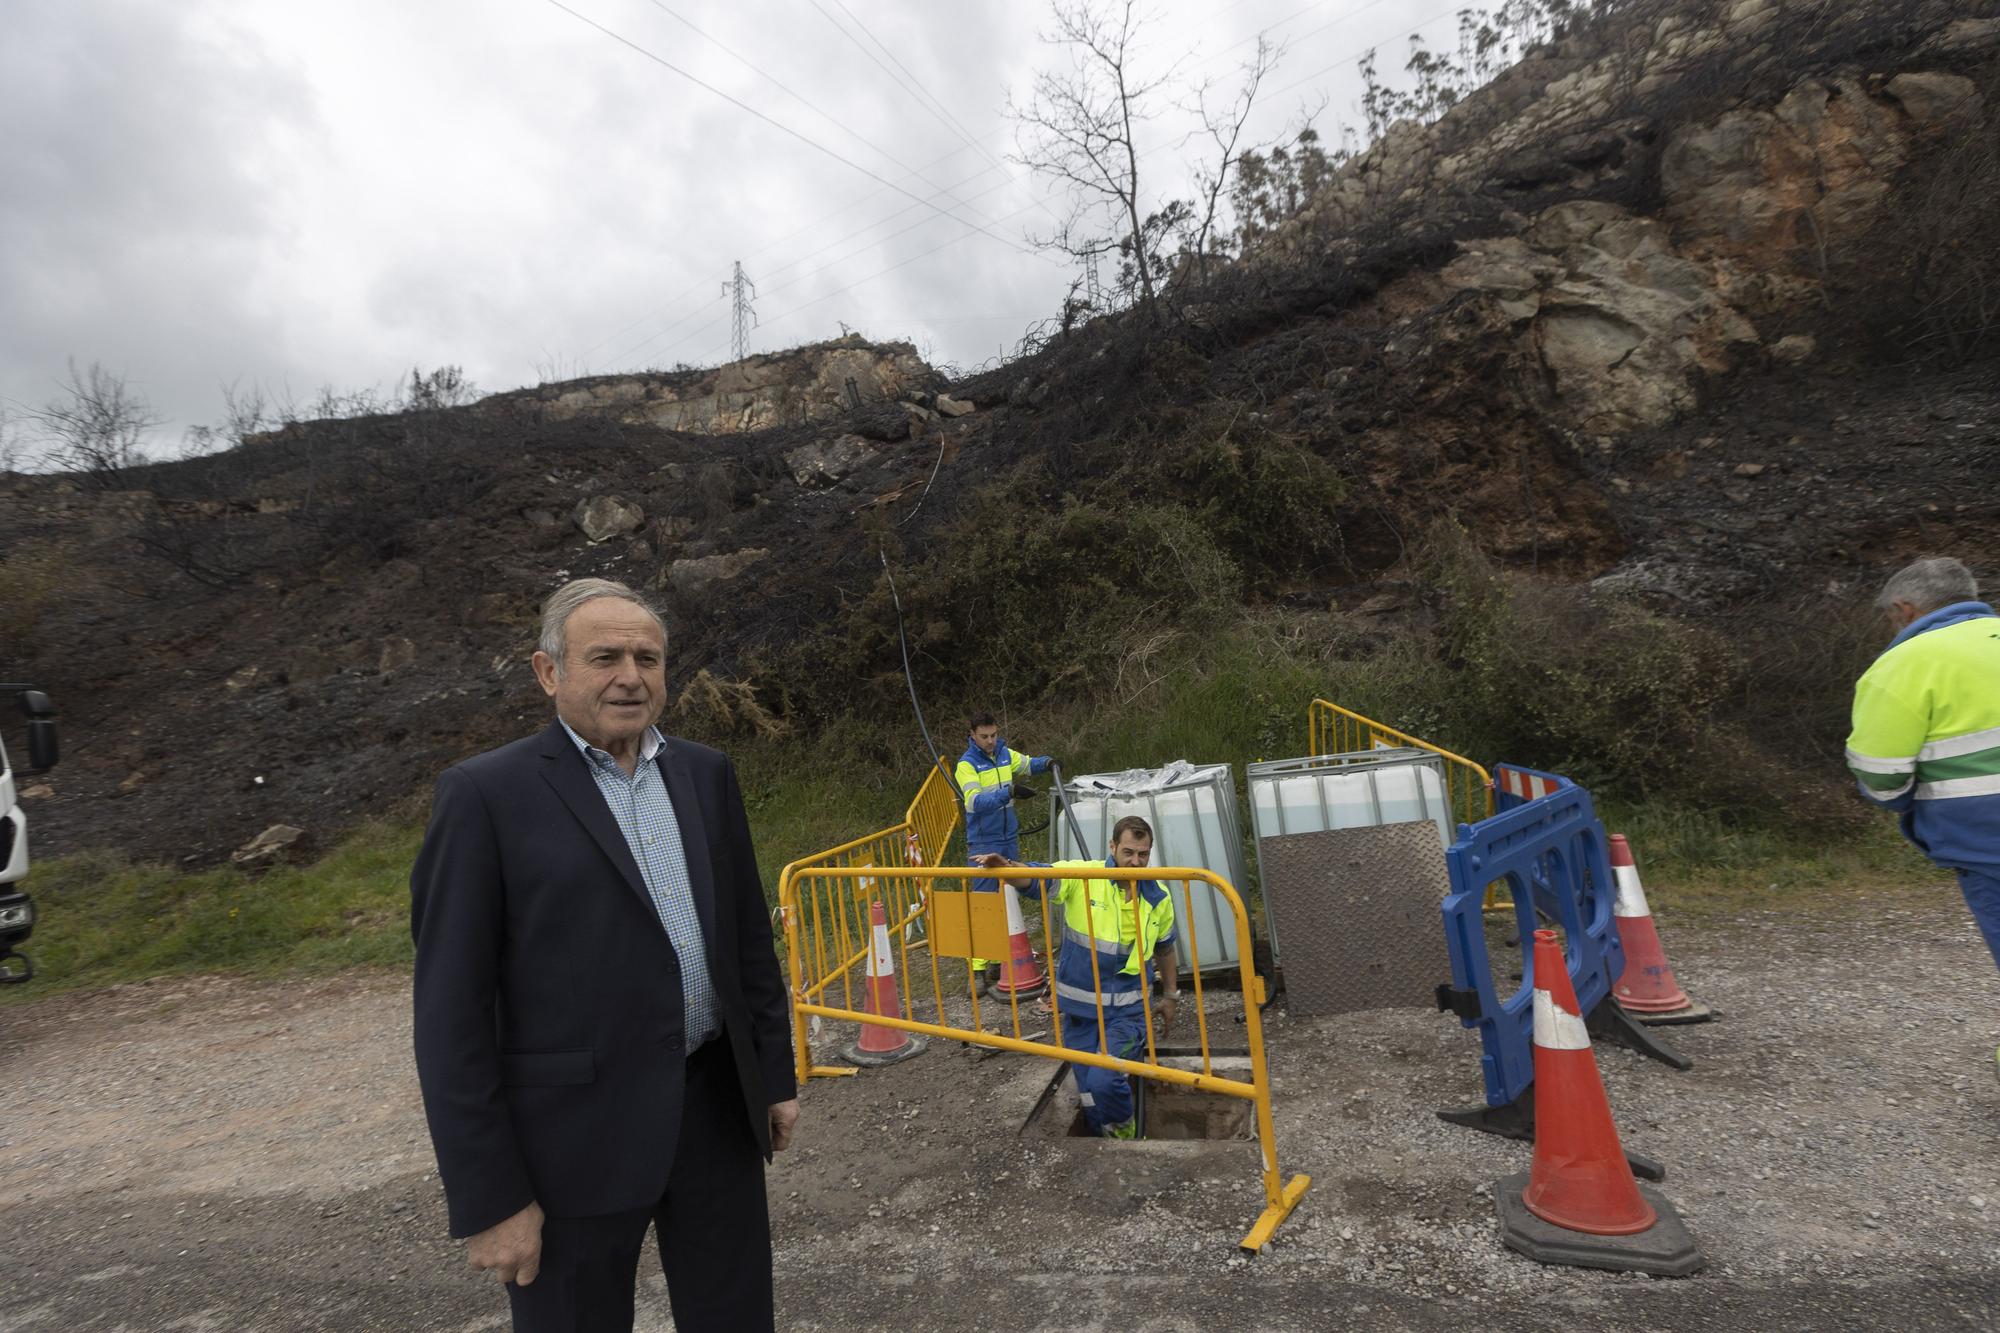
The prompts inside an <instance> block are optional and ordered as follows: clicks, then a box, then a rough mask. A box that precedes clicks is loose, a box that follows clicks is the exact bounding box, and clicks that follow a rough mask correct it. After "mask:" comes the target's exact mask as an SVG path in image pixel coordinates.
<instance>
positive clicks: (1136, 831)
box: [971, 815, 1180, 1139]
mask: <svg viewBox="0 0 2000 1333" xmlns="http://www.w3.org/2000/svg"><path fill="white" fill-rule="evenodd" d="M971 859H972V861H973V863H974V864H975V865H979V866H981V867H983V868H984V869H988V870H1000V869H1003V868H1007V869H1016V870H1029V869H1039V870H1067V871H1071V872H1076V871H1082V870H1092V869H1096V868H1097V867H1098V865H1099V863H1098V862H1096V861H1057V862H1054V863H1052V864H1050V863H1044V862H1039V861H1031V862H1023V861H1015V860H1012V859H1010V858H1008V857H1005V856H1001V855H999V854H997V853H995V854H989V855H986V856H976V857H973V858H971ZM1152 859H1153V827H1152V825H1150V824H1148V823H1147V822H1146V821H1145V820H1143V819H1141V818H1139V816H1137V815H1127V816H1126V817H1125V818H1123V819H1121V820H1119V821H1118V822H1117V823H1116V824H1114V825H1112V827H1111V853H1110V856H1109V857H1107V858H1106V859H1105V860H1104V862H1103V863H1102V864H1103V865H1105V866H1117V867H1122V868H1124V869H1128V870H1138V869H1142V868H1144V867H1145V866H1147V865H1150V864H1151V863H1152ZM1007 882H1008V883H1010V884H1012V885H1013V886H1014V887H1015V888H1016V889H1018V890H1020V891H1021V892H1023V893H1026V894H1029V895H1031V896H1034V897H1041V896H1043V895H1045V894H1053V895H1055V900H1056V901H1057V902H1059V903H1060V904H1061V906H1062V915H1063V942H1062V954H1061V957H1060V959H1059V960H1058V962H1057V963H1056V984H1055V995H1056V1012H1057V1013H1058V1014H1059V1015H1061V1019H1062V1043H1063V1045H1064V1046H1066V1047H1068V1048H1069V1049H1070V1050H1073V1051H1098V1052H1101V1053H1102V1054H1105V1055H1111V1056H1116V1057H1118V1058H1120V1059H1125V1060H1143V1059H1145V1050H1146V1005H1145V996H1146V989H1147V987H1149V986H1150V985H1151V984H1152V978H1153V969H1154V968H1155V967H1157V968H1158V969H1159V973H1160V976H1161V979H1162V984H1161V988H1160V1002H1159V1005H1158V1007H1157V1008H1156V1010H1155V1012H1156V1013H1157V1014H1158V1015H1159V1020H1160V1030H1161V1031H1162V1032H1164V1031H1166V1029H1168V1028H1169V1027H1171V1026H1173V1021H1174V1010H1175V1009H1176V1008H1177V1007H1178V1006H1179V1003H1180V960H1179V958H1178V957H1177V956H1176V954H1175V951H1174V943H1175V940H1174V900H1173V896H1172V895H1171V894H1169V893H1168V892H1167V891H1166V890H1165V889H1164V888H1162V887H1160V885H1159V883H1158V882H1157V881H1155V880H1150V879H1137V880H1109V879H1091V878H1088V877H1087V876H1084V875H1078V874H1075V873H1072V874H1071V875H1067V876H1064V877H1062V878H1057V877H1055V876H1050V877H1048V878H1026V879H1020V878H1014V877H1012V876H1009V877H1008V879H1007ZM1093 963H1094V966H1093ZM1100 1009H1101V1010H1102V1012H1103V1016H1104V1026H1103V1040H1102V1042H1101V1043H1100V1041H1099V1029H1098V1013H1099V1010H1100ZM1076 1092H1077V1100H1079V1101H1081V1102H1082V1103H1083V1115H1084V1120H1085V1121H1086V1123H1088V1124H1089V1126H1090V1129H1091V1132H1092V1133H1094V1134H1101V1135H1103V1136H1104V1137H1106V1138H1113V1139H1131V1138H1137V1137H1138V1134H1139V1121H1138V1115H1137V1105H1136V1102H1135V1099H1134V1096H1133V1089H1132V1080H1131V1079H1130V1078H1128V1077H1127V1076H1126V1075H1124V1074H1122V1073H1120V1072H1118V1071H1117V1070H1113V1069H1099V1068H1097V1067H1096V1066H1094V1065H1082V1064H1080V1065H1077V1066H1076Z"/></svg>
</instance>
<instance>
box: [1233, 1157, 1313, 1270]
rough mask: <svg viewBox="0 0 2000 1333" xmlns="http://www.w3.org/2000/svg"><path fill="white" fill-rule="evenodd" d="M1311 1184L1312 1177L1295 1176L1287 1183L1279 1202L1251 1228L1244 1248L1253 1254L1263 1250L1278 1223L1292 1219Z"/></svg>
mask: <svg viewBox="0 0 2000 1333" xmlns="http://www.w3.org/2000/svg"><path fill="white" fill-rule="evenodd" d="M1310 1184H1312V1177H1311V1176H1293V1177H1292V1178H1291V1179H1290V1180H1288V1181H1286V1182H1285V1188H1284V1192H1283V1193H1282V1194H1280V1195H1279V1196H1278V1202H1276V1203H1274V1204H1272V1205H1271V1206H1270V1207H1269V1208H1266V1209H1265V1210H1264V1212H1263V1215H1262V1216H1260V1217H1259V1218H1258V1219H1257V1225H1256V1226H1254V1227H1251V1228H1250V1234H1249V1235H1247V1236H1245V1237H1244V1238H1243V1248H1244V1249H1246V1250H1248V1251H1250V1253H1252V1254H1255V1253H1257V1251H1259V1250H1261V1249H1263V1248H1264V1243H1265V1242H1266V1241H1268V1240H1270V1239H1271V1233H1272V1232H1274V1231H1276V1230H1277V1229H1278V1223H1280V1222H1282V1221H1284V1220H1285V1219H1286V1218H1288V1217H1290V1216H1291V1215H1292V1209H1294V1208H1296V1207H1298V1206H1299V1200H1300V1199H1301V1198H1302V1197H1304V1195H1305V1192H1306V1186H1308V1185H1310Z"/></svg>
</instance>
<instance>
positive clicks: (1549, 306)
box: [1440, 201, 1757, 434]
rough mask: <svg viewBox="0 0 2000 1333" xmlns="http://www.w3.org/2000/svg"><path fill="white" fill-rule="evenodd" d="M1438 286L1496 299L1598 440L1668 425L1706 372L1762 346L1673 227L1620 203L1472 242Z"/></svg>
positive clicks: (1571, 210)
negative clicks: (1681, 249)
mask: <svg viewBox="0 0 2000 1333" xmlns="http://www.w3.org/2000/svg"><path fill="white" fill-rule="evenodd" d="M1440 277H1441V279H1442V281H1443V282H1444V284H1445V286H1446V288H1447V290H1448V291H1458V292H1466V291H1470V292H1479V293H1483V294H1485V295H1487V296H1489V297H1490V298H1491V299H1492V300H1493V302H1494V304H1495V307H1496V309H1497V310H1498V312H1499V314H1500V316H1501V318H1502V320H1503V321H1504V322H1505V323H1507V324H1510V325H1514V326H1517V327H1518V328H1519V329H1520V330H1521V333H1520V336H1522V337H1524V338H1526V339H1528V340H1529V342H1530V343H1531V344H1532V346H1533V347H1534V349H1535V353H1536V355H1537V357H1538V358H1539V359H1540V362H1541V364H1542V365H1543V366H1544V367H1545V368H1546V369H1547V371H1548V372H1549V375H1550V378H1551V380H1552V382H1553V385H1554V388H1555V392H1556V396H1557V398H1558V399H1560V400H1561V401H1562V402H1563V403H1564V404H1566V405H1567V406H1568V407H1569V409H1570V412H1571V415H1572V417H1573V419H1574V420H1575V422H1576V424H1577V426H1578V427H1579V428H1580V429H1582V430H1585V431H1588V432H1591V433H1593V434H1611V433H1616V432H1620V431H1626V430H1631V429H1634V428H1636V427H1640V426H1651V425H1658V424H1659V423H1661V422H1664V421H1667V420H1670V419H1671V418H1672V417H1673V416H1674V414H1675V413H1677V412H1679V411H1681V410H1683V409H1685V408H1687V407H1689V406H1691V405H1692V404H1693V401H1694V392H1695V379H1696V374H1697V372H1700V371H1711V372H1713V371H1721V370H1725V369H1727V368H1729V366H1730V364H1731V363H1732V361H1733V360H1734V358H1735V357H1736V355H1737V354H1738V353H1739V352H1740V351H1741V350H1742V349H1744V348H1746V347H1750V346H1754V345H1755V344H1756V342H1757V331H1756V329H1755V328H1753V327H1752V326H1751V324H1750V322H1749V321H1748V320H1747V319H1745V318H1744V317H1743V316H1742V315H1741V314H1740V313H1738V312H1737V311H1736V310H1735V309H1734V308H1733V307H1731V306H1730V305H1729V304H1728V303H1727V302H1726V301H1724V300H1723V299H1722V298H1721V296H1720V295H1719V294H1718V293H1717V291H1716V289H1715V287H1714V285H1713V281H1712V279H1711V278H1710V276H1709V275H1708V274H1707V273H1706V272H1705V271H1704V270H1703V269H1702V268H1701V267H1699V266H1698V265H1696V264H1694V263H1692V262H1690V261H1688V260H1687V259H1684V258H1682V257H1680V256H1679V255H1677V254H1675V253H1674V249H1673V246H1672V244H1671V242H1670V241H1669V239H1668V234H1667V230H1666V228H1665V227H1663V226H1661V225H1660V224H1659V223H1657V222H1655V221H1653V220H1651V219H1649V218H1641V217H1634V216H1632V215H1631V214H1630V213H1627V212H1626V211H1625V210H1624V209H1622V208H1619V207H1618V206H1617V205H1615V204H1606V203H1594V202H1589V201H1579V202H1576V203H1569V204H1560V205H1558V206H1556V207H1555V208H1551V209H1549V210H1547V211H1546V212H1544V213H1543V214H1541V216H1539V217H1538V218H1536V219H1535V221H1534V222H1533V224H1532V225H1531V226H1529V227H1528V228H1527V230H1526V232H1525V234H1524V235H1522V236H1499V237H1492V238H1489V239H1485V240H1475V241H1467V242H1465V243H1463V244H1462V245H1461V247H1460V253H1459V255H1458V257H1457V258H1455V259H1454V260H1453V261H1452V262H1451V263H1450V264H1448V265H1446V266H1445V268H1444V270H1443V272H1442V273H1441V274H1440Z"/></svg>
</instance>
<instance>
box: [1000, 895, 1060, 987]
mask: <svg viewBox="0 0 2000 1333" xmlns="http://www.w3.org/2000/svg"><path fill="white" fill-rule="evenodd" d="M1000 892H1001V894H1002V895H1003V896H1004V897H1005V898H1006V900H1007V953H1008V957H1007V959H1006V960H1005V961H1003V962H1002V963H1001V964H1000V980H998V981H996V982H994V983H993V989H994V991H995V992H996V993H997V994H1000V995H1005V996H1013V995H1019V996H1029V995H1040V994H1041V993H1042V992H1043V991H1045V990H1047V989H1048V987H1049V979H1048V978H1047V977H1045V976H1043V975H1042V970H1041V968H1039V967H1037V966H1036V965H1035V949H1034V946H1033V945H1032V944H1030V943H1029V942H1028V922H1027V918H1025V917H1024V916H1022V914H1021V895H1020V894H1018V893H1016V892H1014V886H1013V885H1012V884H1009V883H1007V882H1006V881H1005V880H1002V881H1001V883H1000Z"/></svg>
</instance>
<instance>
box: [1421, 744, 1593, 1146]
mask: <svg viewBox="0 0 2000 1333" xmlns="http://www.w3.org/2000/svg"><path fill="white" fill-rule="evenodd" d="M1509 773H1512V774H1519V775H1524V776H1525V777H1531V778H1533V779H1534V783H1532V784H1523V785H1521V786H1518V787H1513V786H1509V785H1503V775H1506V774H1509ZM1493 785H1494V799H1495V804H1496V805H1497V806H1498V807H1499V808H1498V811H1497V813H1495V814H1494V815H1493V816H1492V817H1491V818H1490V819H1482V820H1480V821H1479V822H1478V823H1477V824H1461V825H1459V826H1458V839H1457V841H1456V842H1454V843H1453V844H1452V846H1451V849H1450V850H1449V851H1448V852H1446V853H1445V862H1446V864H1447V865H1448V867H1449V868H1450V871H1451V892H1450V893H1449V894H1448V895H1447V896H1446V897H1445V900H1444V906H1443V909H1442V910H1443V914H1444V934H1445V947H1446V950H1447V952H1448V953H1449V954H1450V957H1451V987H1450V994H1449V995H1447V994H1446V993H1445V992H1443V991H1440V996H1439V999H1440V1003H1441V1004H1443V1005H1445V1007H1448V1008H1450V1009H1452V1010H1454V1011H1455V1012H1456V1013H1457V1014H1458V1015H1459V1021H1460V1022H1461V1023H1462V1024H1463V1025H1464V1026H1466V1027H1469V1028H1477V1029H1478V1030H1479V1040H1480V1048H1481V1055H1480V1060H1479V1064H1480V1070H1481V1073H1482V1074H1483V1075H1484V1078H1485V1083H1486V1101H1487V1104H1488V1105H1489V1106H1496V1107H1497V1106H1502V1105H1506V1104H1508V1103H1512V1102H1515V1101H1517V1100H1518V1099H1520V1098H1521V1097H1522V1095H1523V1094H1524V1093H1526V1092H1527V1091H1528V1090H1529V1088H1530V1087H1531V1086H1532V1085H1533V1083H1534V1079H1535V1050H1534V990H1535V976H1534V964H1533V959H1532V956H1531V954H1530V953H1529V951H1528V950H1526V949H1523V951H1522V967H1521V982H1520V984H1519V985H1518V986H1515V987H1514V988H1513V990H1512V993H1511V994H1507V995H1505V996H1503V995H1502V994H1501V988H1500V985H1499V984H1498V983H1496V982H1495V980H1494V977H1493V968H1492V964H1491V961H1490V958H1489V955H1488V953H1487V948H1486V920H1487V918H1486V916H1485V914H1484V913H1483V912H1482V911H1481V905H1482V903H1483V901H1484V899H1485V895H1486V886H1487V885H1489V884H1491V883H1493V882H1494V881H1496V880H1499V881H1504V882H1505V883H1506V885H1507V888H1508V893H1509V896H1510V897H1511V898H1512V899H1513V902H1514V913H1515V919H1516V929H1517V930H1518V932H1519V940H1518V941H1517V943H1518V942H1520V941H1526V940H1532V939H1533V938H1534V932H1535V928H1536V926H1537V925H1538V924H1541V922H1540V921H1538V920H1537V915H1536V914H1537V912H1539V913H1540V914H1541V918H1542V919H1543V920H1546V921H1548V922H1552V923H1554V924H1556V925H1558V926H1560V927H1561V930H1562V935H1563V950H1564V961H1565V962H1566V963H1567V964H1568V967H1569V976H1570V984H1571V985H1573V986H1575V987H1576V998H1577V1003H1578V1005H1579V1006H1580V1007H1581V1009H1582V1012H1584V1013H1585V1014H1589V1013H1590V1012H1591V1011H1592V1010H1593V1009H1594V1008H1595V1007H1596V1006H1597V1005H1598V1004H1599V1002H1600V1001H1602V1000H1603V999H1604V998H1605V997H1606V996H1608V995H1609V994H1610V993H1611V985H1612V983H1613V982H1614V981H1616V980H1617V979H1618V977H1619V976H1620V975H1621V974H1622V973H1623V972H1624V971H1625V950H1624V946H1623V945H1621V944H1620V943H1619V939H1618V930H1617V924H1616V921H1615V919H1614V918H1613V916H1612V912H1611V904H1612V900H1613V898H1614V897H1615V896H1616V893H1615V890H1614V887H1613V883H1614V881H1613V880H1612V877H1611V865H1610V862H1609V860H1608V859H1607V853H1606V842H1605V836H1604V825H1603V824H1601V823H1599V822H1598V819H1597V811H1596V808H1595V806H1593V805H1592V803H1591V800H1590V793H1589V792H1587V791H1585V790H1584V789H1583V788H1581V787H1579V786H1577V785H1576V784H1575V783H1573V782H1571V781H1570V780H1569V779H1568V778H1564V777H1559V776H1557V775H1555V774H1553V773H1538V772H1536V771H1535V770H1533V769H1523V768H1520V767H1518V766H1516V765H1511V764H1501V765H1497V766H1496V767H1495V769H1494V783H1493ZM1535 790H1544V791H1546V792H1547V794H1546V795H1541V796H1529V797H1524V796H1523V795H1522V794H1521V793H1522V792H1523V791H1535Z"/></svg>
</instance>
